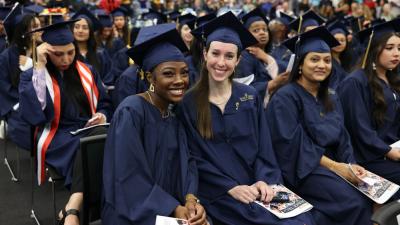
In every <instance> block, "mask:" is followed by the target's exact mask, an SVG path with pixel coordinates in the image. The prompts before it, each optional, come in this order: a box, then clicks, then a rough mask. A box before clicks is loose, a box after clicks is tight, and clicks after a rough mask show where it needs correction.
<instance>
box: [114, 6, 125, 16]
mask: <svg viewBox="0 0 400 225" xmlns="http://www.w3.org/2000/svg"><path fill="white" fill-rule="evenodd" d="M111 14H112V16H113V17H116V16H128V10H126V9H125V8H123V7H119V8H116V9H114V10H113V11H112V12H111Z"/></svg>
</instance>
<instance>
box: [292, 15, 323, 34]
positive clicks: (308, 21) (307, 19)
mask: <svg viewBox="0 0 400 225" xmlns="http://www.w3.org/2000/svg"><path fill="white" fill-rule="evenodd" d="M324 22H325V20H324V19H322V17H321V16H319V15H318V14H316V13H315V12H314V11H313V10H311V9H310V10H308V11H307V12H306V13H304V14H303V15H301V16H300V17H299V18H297V19H295V20H293V21H292V22H291V23H290V24H289V26H290V27H292V29H294V30H296V31H297V32H298V33H300V32H301V31H302V30H304V29H305V28H306V27H310V26H319V25H321V24H322V23H324Z"/></svg>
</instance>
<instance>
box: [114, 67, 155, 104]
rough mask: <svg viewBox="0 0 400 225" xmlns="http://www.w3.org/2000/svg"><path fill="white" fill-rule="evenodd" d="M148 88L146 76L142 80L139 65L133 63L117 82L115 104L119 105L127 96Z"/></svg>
mask: <svg viewBox="0 0 400 225" xmlns="http://www.w3.org/2000/svg"><path fill="white" fill-rule="evenodd" d="M147 89H149V85H148V82H147V80H146V78H143V80H142V79H141V77H140V74H139V71H138V67H137V65H131V66H130V67H128V68H127V69H126V70H125V71H124V72H123V73H122V74H121V76H120V77H119V78H118V80H117V81H116V82H115V89H114V91H113V104H114V106H115V107H117V106H118V105H119V104H120V103H121V102H122V100H124V99H125V98H126V97H128V96H130V95H135V94H138V93H142V92H144V91H146V90H147Z"/></svg>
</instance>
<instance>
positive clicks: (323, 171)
mask: <svg viewBox="0 0 400 225" xmlns="http://www.w3.org/2000/svg"><path fill="white" fill-rule="evenodd" d="M299 39H300V40H299ZM284 44H285V45H286V46H287V47H288V48H289V49H290V50H291V51H293V52H294V53H295V54H296V61H295V64H294V67H293V70H292V71H291V74H290V78H289V80H290V82H289V83H288V84H287V85H285V86H283V87H282V88H280V89H279V90H278V91H276V93H275V94H274V95H273V96H272V97H271V100H270V102H269V104H268V106H267V109H266V117H267V120H268V124H269V125H270V128H271V129H270V130H271V136H272V143H273V147H274V150H275V154H276V157H277V160H278V162H279V166H280V168H281V170H282V175H283V178H284V180H285V183H286V184H287V185H288V187H289V188H291V189H292V190H293V191H294V192H296V193H297V194H299V195H300V196H301V197H303V198H304V199H305V200H307V201H308V202H310V203H311V204H312V205H313V206H314V208H313V209H312V211H311V213H312V215H313V216H314V219H315V222H316V224H335V225H368V224H372V222H371V220H370V218H371V215H372V207H371V206H372V202H371V201H370V200H369V199H368V198H367V197H366V196H364V195H363V194H362V193H361V192H359V191H358V190H357V189H355V188H353V187H352V186H351V185H349V184H348V183H347V182H346V181H345V180H344V179H346V180H348V181H349V182H352V183H355V184H357V183H358V182H359V180H358V179H357V178H356V177H354V176H353V173H352V172H351V170H350V168H349V163H351V164H352V165H351V167H352V168H353V169H354V170H355V171H357V172H358V173H360V174H361V175H362V174H365V169H364V168H363V167H361V166H358V165H356V164H355V163H356V161H355V159H354V156H353V148H352V146H351V142H350V136H349V134H348V133H347V131H346V128H345V126H344V120H343V114H342V109H341V105H340V101H339V100H338V97H337V96H336V95H335V94H334V93H333V92H330V91H329V90H328V85H329V76H330V74H331V70H332V55H331V48H332V47H335V46H337V45H339V43H338V42H337V41H336V39H335V38H334V37H333V36H332V35H331V34H330V33H329V31H327V30H326V28H324V27H319V28H315V29H313V30H311V31H308V32H305V33H303V34H302V35H300V37H294V38H292V39H289V40H288V41H286V42H285V43H284ZM337 174H339V175H340V176H341V177H343V178H344V179H343V178H341V177H339V176H338V175H337Z"/></svg>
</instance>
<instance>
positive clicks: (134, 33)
mask: <svg viewBox="0 0 400 225" xmlns="http://www.w3.org/2000/svg"><path fill="white" fill-rule="evenodd" d="M139 31H140V28H139V27H132V29H131V31H130V33H131V34H130V35H131V36H130V40H129V42H130V43H129V45H130V46H133V45H134V43H135V41H136V39H137V36H138V34H139Z"/></svg>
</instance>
